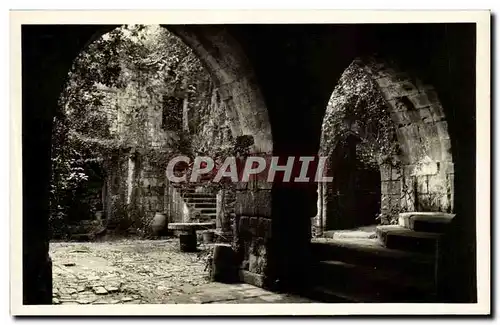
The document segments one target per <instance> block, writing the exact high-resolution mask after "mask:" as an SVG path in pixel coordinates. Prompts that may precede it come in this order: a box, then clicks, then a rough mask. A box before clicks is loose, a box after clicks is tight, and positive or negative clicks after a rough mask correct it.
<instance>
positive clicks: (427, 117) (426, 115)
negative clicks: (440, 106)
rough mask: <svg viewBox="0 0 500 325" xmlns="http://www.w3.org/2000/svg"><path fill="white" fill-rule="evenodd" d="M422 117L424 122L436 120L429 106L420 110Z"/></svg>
mask: <svg viewBox="0 0 500 325" xmlns="http://www.w3.org/2000/svg"><path fill="white" fill-rule="evenodd" d="M419 115H420V119H421V120H422V121H424V123H432V122H433V121H434V120H433V119H432V114H431V111H430V110H429V108H428V107H424V108H421V109H420V110H419Z"/></svg>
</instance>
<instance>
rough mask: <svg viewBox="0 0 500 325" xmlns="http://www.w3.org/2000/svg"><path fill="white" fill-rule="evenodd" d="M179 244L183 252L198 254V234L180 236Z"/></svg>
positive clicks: (193, 232)
mask: <svg viewBox="0 0 500 325" xmlns="http://www.w3.org/2000/svg"><path fill="white" fill-rule="evenodd" d="M179 244H180V249H181V252H196V246H197V244H198V242H197V240H196V232H195V231H191V232H184V233H181V234H179Z"/></svg>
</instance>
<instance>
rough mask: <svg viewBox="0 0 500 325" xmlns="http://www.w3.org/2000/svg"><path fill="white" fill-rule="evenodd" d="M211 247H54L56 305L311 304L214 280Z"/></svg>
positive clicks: (129, 243) (168, 243) (131, 243)
mask: <svg viewBox="0 0 500 325" xmlns="http://www.w3.org/2000/svg"><path fill="white" fill-rule="evenodd" d="M206 252H207V248H206V247H203V246H202V247H201V250H200V252H198V253H182V252H180V251H179V244H178V240H177V239H168V240H121V241H110V242H99V243H67V242H59V243H51V244H50V254H51V257H52V261H53V268H52V270H53V271H52V272H53V285H54V288H53V291H54V294H53V303H54V304H64V305H66V304H164V303H270V302H278V303H285V302H310V301H307V300H306V299H303V298H299V297H294V296H289V295H285V294H277V293H272V292H269V291H266V290H263V289H261V288H257V287H255V286H252V285H249V284H243V283H241V284H222V283H214V282H209V280H208V272H207V271H206V270H205V259H204V256H205V255H206V254H204V253H206Z"/></svg>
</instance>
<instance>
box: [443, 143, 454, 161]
mask: <svg viewBox="0 0 500 325" xmlns="http://www.w3.org/2000/svg"><path fill="white" fill-rule="evenodd" d="M441 160H442V161H452V154H451V141H450V139H441Z"/></svg>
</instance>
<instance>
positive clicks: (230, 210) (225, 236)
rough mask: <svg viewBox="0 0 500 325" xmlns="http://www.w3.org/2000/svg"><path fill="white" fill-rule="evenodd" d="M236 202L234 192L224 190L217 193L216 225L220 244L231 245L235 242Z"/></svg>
mask: <svg viewBox="0 0 500 325" xmlns="http://www.w3.org/2000/svg"><path fill="white" fill-rule="evenodd" d="M234 200H235V193H234V191H232V190H229V189H222V190H220V191H219V192H218V193H217V200H216V203H217V210H216V211H217V215H216V219H215V223H216V232H217V235H218V237H219V241H220V242H225V243H231V242H232V241H233V229H232V223H233V221H234V220H233V219H234Z"/></svg>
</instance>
